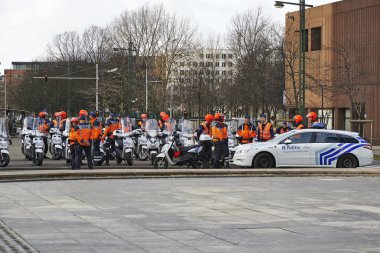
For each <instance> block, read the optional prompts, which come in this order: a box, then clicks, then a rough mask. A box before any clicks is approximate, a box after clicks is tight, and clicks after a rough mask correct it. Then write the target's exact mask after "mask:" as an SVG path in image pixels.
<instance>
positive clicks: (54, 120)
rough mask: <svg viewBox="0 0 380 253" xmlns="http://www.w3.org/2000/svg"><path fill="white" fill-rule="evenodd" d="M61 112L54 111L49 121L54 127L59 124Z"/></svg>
mask: <svg viewBox="0 0 380 253" xmlns="http://www.w3.org/2000/svg"><path fill="white" fill-rule="evenodd" d="M60 117H61V112H56V113H54V119H53V120H52V121H51V123H52V125H53V127H54V128H58V127H59V124H60V121H61V120H60Z"/></svg>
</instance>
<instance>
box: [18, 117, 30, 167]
mask: <svg viewBox="0 0 380 253" xmlns="http://www.w3.org/2000/svg"><path fill="white" fill-rule="evenodd" d="M28 131H29V130H28V119H27V118H24V120H23V125H22V129H21V134H20V137H21V153H22V154H23V155H24V156H25V158H26V159H29V157H28V156H27V155H26V146H25V142H26V140H25V136H26V135H27V134H28ZM29 160H30V159H29Z"/></svg>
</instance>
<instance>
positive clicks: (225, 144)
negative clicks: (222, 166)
mask: <svg viewBox="0 0 380 253" xmlns="http://www.w3.org/2000/svg"><path fill="white" fill-rule="evenodd" d="M222 145H223V157H224V161H225V162H230V149H229V148H228V139H227V140H223V141H222Z"/></svg>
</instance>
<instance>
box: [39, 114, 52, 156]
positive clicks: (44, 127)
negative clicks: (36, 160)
mask: <svg viewBox="0 0 380 253" xmlns="http://www.w3.org/2000/svg"><path fill="white" fill-rule="evenodd" d="M47 117H48V114H47V112H40V113H39V114H38V120H39V122H38V123H39V126H38V130H39V131H40V132H41V133H44V134H45V136H43V138H42V139H43V141H44V145H45V150H44V158H45V159H49V157H47V156H46V154H47V152H48V141H47V136H46V135H47V134H49V130H50V128H51V127H52V126H53V124H52V123H51V122H50V120H49V119H48V118H47Z"/></svg>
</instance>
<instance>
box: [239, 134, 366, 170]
mask: <svg viewBox="0 0 380 253" xmlns="http://www.w3.org/2000/svg"><path fill="white" fill-rule="evenodd" d="M372 161H373V153H372V146H371V145H370V144H369V143H367V142H366V141H365V140H364V139H362V138H361V137H360V136H359V135H358V133H354V132H347V131H338V130H324V129H304V130H292V131H290V132H288V133H284V134H281V135H278V136H276V137H275V138H274V139H272V140H270V141H268V142H256V143H251V144H245V145H241V146H238V147H236V148H235V154H234V156H233V162H232V163H233V164H235V165H238V166H244V167H254V168H274V167H338V168H355V167H358V166H366V165H369V164H371V163H372Z"/></svg>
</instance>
